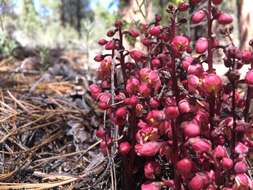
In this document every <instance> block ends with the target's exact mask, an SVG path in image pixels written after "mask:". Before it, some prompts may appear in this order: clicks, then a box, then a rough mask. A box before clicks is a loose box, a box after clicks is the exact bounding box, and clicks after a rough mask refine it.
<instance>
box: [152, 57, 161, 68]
mask: <svg viewBox="0 0 253 190" xmlns="http://www.w3.org/2000/svg"><path fill="white" fill-rule="evenodd" d="M151 64H152V66H153V67H160V66H161V61H160V60H159V59H158V58H154V59H152V61H151Z"/></svg>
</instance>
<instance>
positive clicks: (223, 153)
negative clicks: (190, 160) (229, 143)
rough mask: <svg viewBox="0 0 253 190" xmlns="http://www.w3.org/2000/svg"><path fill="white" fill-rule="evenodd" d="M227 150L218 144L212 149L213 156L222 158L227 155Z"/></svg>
mask: <svg viewBox="0 0 253 190" xmlns="http://www.w3.org/2000/svg"><path fill="white" fill-rule="evenodd" d="M227 155H228V154H227V150H226V149H225V148H224V147H223V146H221V145H218V146H217V147H216V148H215V149H214V150H213V157H214V158H224V157H227Z"/></svg>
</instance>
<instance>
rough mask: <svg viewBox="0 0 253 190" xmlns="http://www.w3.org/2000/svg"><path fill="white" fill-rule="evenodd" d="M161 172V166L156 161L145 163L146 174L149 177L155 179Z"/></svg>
mask: <svg viewBox="0 0 253 190" xmlns="http://www.w3.org/2000/svg"><path fill="white" fill-rule="evenodd" d="M160 172H161V166H160V164H159V163H158V162H156V161H149V162H146V163H145V165H144V174H145V177H146V178H147V179H155V177H156V175H159V174H160Z"/></svg>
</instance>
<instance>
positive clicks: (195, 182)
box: [189, 175, 205, 190]
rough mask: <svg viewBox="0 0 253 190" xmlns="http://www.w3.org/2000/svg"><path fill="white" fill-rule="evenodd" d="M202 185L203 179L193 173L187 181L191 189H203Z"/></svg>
mask: <svg viewBox="0 0 253 190" xmlns="http://www.w3.org/2000/svg"><path fill="white" fill-rule="evenodd" d="M204 185H205V184H204V179H203V177H202V176H200V175H195V176H194V177H193V178H192V179H191V181H190V182H189V188H190V189H191V190H203V188H204Z"/></svg>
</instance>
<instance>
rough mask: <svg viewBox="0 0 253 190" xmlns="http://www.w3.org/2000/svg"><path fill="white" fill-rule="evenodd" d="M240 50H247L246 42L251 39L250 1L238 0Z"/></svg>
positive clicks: (251, 18) (252, 29)
mask: <svg viewBox="0 0 253 190" xmlns="http://www.w3.org/2000/svg"><path fill="white" fill-rule="evenodd" d="M237 5H238V17H239V33H240V48H242V49H248V48H249V45H248V42H249V41H250V40H251V39H252V38H253V28H252V26H253V6H252V5H253V4H252V0H238V4H237Z"/></svg>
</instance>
